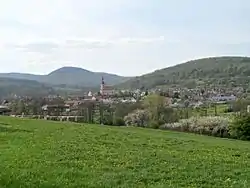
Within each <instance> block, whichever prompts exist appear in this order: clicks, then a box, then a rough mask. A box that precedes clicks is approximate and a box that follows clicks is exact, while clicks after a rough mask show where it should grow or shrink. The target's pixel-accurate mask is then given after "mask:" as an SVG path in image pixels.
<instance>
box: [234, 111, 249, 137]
mask: <svg viewBox="0 0 250 188" xmlns="http://www.w3.org/2000/svg"><path fill="white" fill-rule="evenodd" d="M229 129H230V134H231V136H232V137H233V138H237V139H241V140H250V115H249V114H245V115H243V116H235V118H234V120H233V122H232V124H231V125H230V127H229Z"/></svg>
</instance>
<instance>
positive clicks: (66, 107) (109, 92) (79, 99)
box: [0, 78, 244, 116]
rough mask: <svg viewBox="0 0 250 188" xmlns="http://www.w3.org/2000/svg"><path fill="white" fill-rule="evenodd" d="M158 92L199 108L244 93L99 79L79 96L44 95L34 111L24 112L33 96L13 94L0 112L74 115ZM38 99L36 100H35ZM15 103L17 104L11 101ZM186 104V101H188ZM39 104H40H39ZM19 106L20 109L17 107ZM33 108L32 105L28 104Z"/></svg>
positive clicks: (171, 101)
mask: <svg viewBox="0 0 250 188" xmlns="http://www.w3.org/2000/svg"><path fill="white" fill-rule="evenodd" d="M151 94H159V95H161V96H164V97H165V98H166V99H167V100H168V103H169V105H170V106H171V107H173V108H177V107H178V108H184V107H187V105H188V107H194V108H196V107H200V106H203V105H204V104H205V103H208V102H209V103H218V104H219V103H228V102H230V101H236V99H237V97H242V95H244V89H243V88H240V87H239V88H234V89H233V90H232V89H231V90H226V89H214V88H213V89H206V90H204V89H200V88H197V89H188V88H169V89H167V90H161V89H151V90H145V89H144V90H142V89H136V90H115V89H114V87H113V86H111V85H108V84H107V83H105V80H104V78H102V80H101V83H100V91H99V92H96V93H94V92H92V91H89V92H86V93H83V95H82V96H67V97H66V98H65V97H61V96H59V95H52V96H46V97H44V98H42V99H39V100H40V104H38V103H36V104H33V105H38V107H36V108H39V109H36V110H35V112H33V113H32V112H27V110H25V107H27V106H29V105H30V104H31V103H32V102H33V101H34V99H35V97H30V96H16V97H15V98H12V99H8V100H3V101H2V104H1V106H0V113H1V114H5V115H7V114H8V115H19V116H20V115H23V116H24V115H37V114H39V115H52V114H53V115H57V116H59V115H76V114H79V113H77V111H78V110H79V108H80V107H82V106H84V105H88V104H95V106H96V107H97V108H98V109H96V110H99V106H100V104H103V105H112V104H118V103H125V104H128V103H130V104H131V103H136V102H138V101H140V100H143V99H144V98H145V97H146V96H147V95H151ZM36 100H38V99H36ZM14 103H16V104H14ZM187 103H188V104H187ZM39 105H40V106H39ZM18 108H21V109H18ZM31 108H34V107H31Z"/></svg>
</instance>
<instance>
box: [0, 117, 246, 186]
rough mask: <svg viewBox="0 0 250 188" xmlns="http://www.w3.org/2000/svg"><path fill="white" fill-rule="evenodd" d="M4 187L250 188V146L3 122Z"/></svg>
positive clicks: (149, 132) (137, 131)
mask: <svg viewBox="0 0 250 188" xmlns="http://www.w3.org/2000/svg"><path fill="white" fill-rule="evenodd" d="M0 169H1V171H0V187H3V188H4V187H13V188H15V187H18V188H19V187H30V188H31V187H36V188H38V187H55V188H63V187H76V188H80V187H93V188H94V187H95V188H98V187H99V188H101V187H116V188H117V187H129V188H130V187H152V188H163V187H164V188H165V187H170V188H174V187H176V188H179V187H185V188H187V187H198V188H201V187H204V188H205V187H207V188H211V187H220V188H222V187H239V188H244V187H246V188H247V187H250V143H249V142H243V141H238V140H229V139H220V138H214V137H207V136H200V135H194V134H187V133H178V132H169V131H161V130H153V129H142V128H134V127H108V126H101V125H88V124H75V123H66V122H65V123H62V122H50V121H44V120H27V119H16V118H9V117H0Z"/></svg>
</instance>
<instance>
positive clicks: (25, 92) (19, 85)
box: [0, 78, 55, 99]
mask: <svg viewBox="0 0 250 188" xmlns="http://www.w3.org/2000/svg"><path fill="white" fill-rule="evenodd" d="M49 94H55V91H54V89H53V88H52V87H50V86H48V85H45V84H42V83H39V82H37V81H33V80H24V79H13V78H0V99H1V98H2V97H7V96H12V95H18V96H45V95H49Z"/></svg>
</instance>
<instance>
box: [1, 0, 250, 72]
mask: <svg viewBox="0 0 250 188" xmlns="http://www.w3.org/2000/svg"><path fill="white" fill-rule="evenodd" d="M224 55H237V56H239V55H242V56H250V1H249V0H209V1H208V0H204V1H203V0H2V1H0V65H1V67H0V72H28V73H40V74H45V73H49V72H50V71H52V70H54V69H57V68H60V67H62V66H78V67H82V68H85V69H88V70H91V71H104V72H110V73H116V74H120V75H125V76H133V75H141V74H144V73H147V72H151V71H153V70H155V69H160V68H165V67H168V66H170V65H174V64H178V63H182V62H185V61H187V60H191V59H196V58H201V57H208V56H224Z"/></svg>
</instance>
